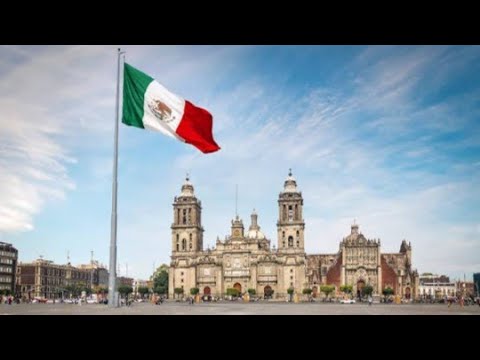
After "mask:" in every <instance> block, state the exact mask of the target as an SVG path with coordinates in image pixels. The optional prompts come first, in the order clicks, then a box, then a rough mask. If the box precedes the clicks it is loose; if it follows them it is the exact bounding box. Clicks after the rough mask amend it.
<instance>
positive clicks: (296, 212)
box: [295, 204, 299, 220]
mask: <svg viewBox="0 0 480 360" xmlns="http://www.w3.org/2000/svg"><path fill="white" fill-rule="evenodd" d="M295 220H299V217H298V205H296V204H295Z"/></svg>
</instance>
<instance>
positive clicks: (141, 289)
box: [137, 286, 149, 298]
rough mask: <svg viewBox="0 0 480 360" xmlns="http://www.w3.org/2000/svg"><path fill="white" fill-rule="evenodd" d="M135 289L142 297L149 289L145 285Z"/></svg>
mask: <svg viewBox="0 0 480 360" xmlns="http://www.w3.org/2000/svg"><path fill="white" fill-rule="evenodd" d="M137 291H138V293H139V294H140V296H141V297H142V298H144V297H145V295H146V294H148V291H149V290H148V287H146V286H139V287H138V290H137Z"/></svg>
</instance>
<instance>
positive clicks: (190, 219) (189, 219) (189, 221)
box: [187, 208, 192, 224]
mask: <svg viewBox="0 0 480 360" xmlns="http://www.w3.org/2000/svg"><path fill="white" fill-rule="evenodd" d="M187 223H188V224H191V223H192V209H191V208H188V220H187Z"/></svg>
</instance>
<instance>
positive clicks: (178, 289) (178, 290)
mask: <svg viewBox="0 0 480 360" xmlns="http://www.w3.org/2000/svg"><path fill="white" fill-rule="evenodd" d="M173 292H174V293H175V295H178V296H180V295H181V294H183V288H175V289H173Z"/></svg>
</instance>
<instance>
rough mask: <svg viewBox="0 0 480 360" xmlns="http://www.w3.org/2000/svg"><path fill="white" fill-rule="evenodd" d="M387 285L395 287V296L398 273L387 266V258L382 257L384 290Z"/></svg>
mask: <svg viewBox="0 0 480 360" xmlns="http://www.w3.org/2000/svg"><path fill="white" fill-rule="evenodd" d="M386 285H390V286H393V287H392V288H393V290H394V291H395V295H396V294H397V290H398V289H397V288H398V284H397V273H396V272H395V270H394V269H393V268H392V267H391V266H390V265H388V264H387V261H386V260H385V257H383V256H382V290H383V289H384V288H385V286H386Z"/></svg>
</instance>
